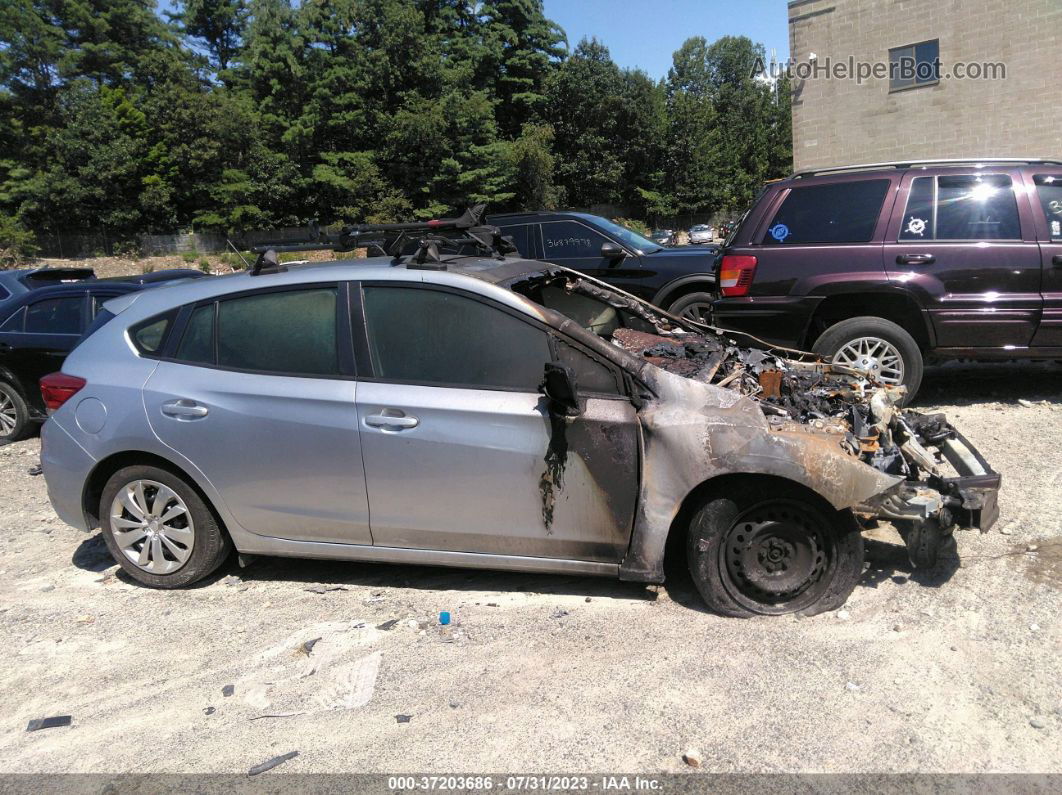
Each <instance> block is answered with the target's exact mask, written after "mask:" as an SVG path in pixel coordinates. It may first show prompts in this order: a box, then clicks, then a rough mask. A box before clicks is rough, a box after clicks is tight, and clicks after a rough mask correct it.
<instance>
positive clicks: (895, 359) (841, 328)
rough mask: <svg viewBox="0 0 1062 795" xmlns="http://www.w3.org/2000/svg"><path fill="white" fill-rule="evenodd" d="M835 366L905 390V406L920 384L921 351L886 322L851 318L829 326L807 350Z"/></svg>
mask: <svg viewBox="0 0 1062 795" xmlns="http://www.w3.org/2000/svg"><path fill="white" fill-rule="evenodd" d="M811 350H812V351H814V352H815V353H818V354H821V355H823V356H829V357H831V358H832V359H833V361H834V362H835V363H836V364H844V365H848V366H849V367H857V368H859V369H862V370H867V371H869V372H870V374H871V375H872V376H874V378H875V380H877V381H880V382H881V383H883V384H891V385H893V386H901V385H902V386H905V387H907V396H906V397H905V398H904V400H903V404H904V405H906V404H907V403H909V402H910V401H911V398H913V397H914V395H915V394H916V393H917V392H918V387H919V386H920V385H921V383H922V369H923V362H922V351H921V349H920V348H919V347H918V343H917V342H915V340H914V337H912V336H911V335H910V334H908V333H907V332H906V331H905V330H904V329H902V328H901V327H900V326H897V325H896V324H895V323H893V322H892V321H890V320H885V319H884V318H880V317H853V318H850V319H848V320H842V321H841V322H840V323H837V324H835V325H833V326H830V327H829V328H828V329H826V331H825V332H824V333H823V334H822V336H821V337H819V338H818V339H817V340H816V341H815V344H814V345H813V346H812V347H811Z"/></svg>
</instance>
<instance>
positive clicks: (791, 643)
mask: <svg viewBox="0 0 1062 795" xmlns="http://www.w3.org/2000/svg"><path fill="white" fill-rule="evenodd" d="M1059 395H1062V366H1058V365H1036V366H1024V367H1021V366H1012V365H991V366H973V365H957V366H948V367H942V368H936V369H933V370H931V371H930V373H929V374H928V376H927V380H926V385H925V391H924V393H923V397H922V398H921V399H920V401H919V403H920V406H921V407H922V408H924V409H937V408H940V409H943V410H945V411H947V412H948V414H949V416H950V417H951V419H952V420H953V421H955V423H956V424H957V425H958V427H959V428H960V429H961V430H962V431H963V432H964V433H965V434H966V435H967V436H968V437H969V438H970V439H971V440H972V441H973V442H974V443H975V444H976V445H978V446H979V447H980V449H981V450H982V452H983V453H984V454H985V455H986V457H987V458H988V459H989V461H991V462H992V463H993V464H994V465H995V467H996V468H997V469H999V470H1000V471H1001V472H1003V474H1004V490H1003V493H1002V497H1001V505H1002V516H1001V519H1000V522H999V525H998V526H997V528H996V529H994V530H993V531H992V532H990V533H988V534H985V535H980V534H978V533H964V534H962V535H961V537H960V538H959V543H958V549H959V555H960V558H959V559H956V558H954V557H952V558H949V559H948V560H946V561H945V562H944V563H943V564H942V565H941V566H940V567H939V568H938V569H936V570H934V571H930V572H920V573H912V571H911V569H910V567H909V565H908V563H907V560H906V556H905V554H904V551H903V549H902V547H901V546H899V545H898V538H897V537H896V536H895V535H894V534H893V533H892V532H891V531H889V532H885V531H881V530H878V531H874V533H873V537H872V538H871V539H870V540H868V544H867V547H868V559H869V567H868V569H867V572H866V575H865V577H864V579H863V582H862V585H861V586H860V587H857V588H856V591H855V593H854V594H853V595H852V598H851V599H850V601H849V603H848V604H847V605H846V607H845V608H844V610H842V611H838V612H834V613H830V614H827V615H821V616H816V617H814V618H795V617H783V618H772V619H753V620H744V621H743V620H734V619H725V618H720V617H717V616H714V615H711V614H708V613H706V612H704V611H703V610H702V609H701V607H700V606H699V603H698V601H697V599H696V596H695V593H694V592H693V590H692V588H691V585H690V583H689V581H688V579H686V578H683V577H681V576H677V577H675V578H674V579H673V581H672V582H670V583H669V585H668V586H666V587H661V588H645V587H642V586H639V585H634V584H623V583H618V582H611V581H606V580H598V579H590V578H580V577H551V576H540V575H517V574H498V573H488V572H482V573H481V572H469V571H459V570H444V569H430V568H415V567H399V566H385V565H369V564H364V565H360V564H338V563H327V562H311V561H294V560H280V559H266V560H261V561H259V562H258V563H256V564H255V565H253V566H251V567H249V568H246V569H242V570H241V569H239V568H237V566H236V564H235V563H233V564H232V565H231V566H229V567H227V568H226V569H224V570H223V571H221V572H220V573H219V574H218V575H217V576H215V577H213V578H211V579H210V580H208V581H206V582H205V583H202V584H201V586H200V587H196V588H193V589H190V590H186V591H180V592H172V593H164V592H159V591H151V590H148V589H145V588H141V587H138V586H136V585H134V584H132V583H131V582H130V581H129V580H128V579H127V578H125V577H124V576H123V575H121V574H119V573H117V567H116V566H115V565H114V563H113V562H112V561H111V560H110V558H109V557H108V555H107V552H106V549H105V548H104V545H103V543H102V539H101V538H100V536H99V534H98V533H97V534H94V535H91V536H88V535H85V534H81V533H79V532H77V531H75V530H73V529H71V528H68V527H65V526H63V525H61V524H60V523H59V522H58V520H57V519H56V518H55V516H54V514H53V513H52V511H51V509H50V507H49V505H48V502H47V498H46V496H45V484H44V482H43V479H42V478H40V477H33V476H31V475H29V474H28V470H29V469H30V468H31V467H32V466H33V465H34V464H36V463H37V457H38V450H39V442H38V441H37V440H36V439H33V440H30V441H26V442H22V443H19V444H14V445H8V446H6V447H3V448H0V505H2V515H0V552H2V557H0V567H2V569H0V575H3V576H0V697H2V700H3V703H4V704H5V705H6V706H5V709H4V714H5V716H6V717H4V718H3V719H2V720H0V760H2V761H0V772H43V771H47V772H105V773H116V772H130V773H148V772H183V773H191V772H240V773H243V772H246V771H247V769H248V768H249V767H250V766H252V765H254V764H256V763H258V762H261V761H263V760H265V759H267V758H269V757H272V756H274V755H277V754H281V753H285V752H288V751H292V750H298V751H299V752H300V755H299V756H298V757H297V758H295V759H292V760H291V761H289V762H287V763H286V764H285V765H284V766H283V768H280V769H278V772H280V771H283V772H291V773H295V772H325V771H327V772H350V771H418V772H452V771H464V772H472V771H490V772H507V771H554V772H558V771H570V772H571V771H579V772H592V771H602V772H611V771H616V770H622V771H628V772H630V771H645V772H674V771H681V770H683V769H688V768H685V766H684V763H683V762H682V758H681V757H682V753H683V752H684V751H685V750H686V749H687V748H691V747H695V748H698V749H700V752H701V754H702V757H703V763H702V767H701V770H708V771H725V772H735V771H742V772H744V771H760V772H774V771H805V772H840V771H846V772H847V771H859V772H879V773H880V772H899V771H904V772H906V771H949V772H950V771H964V772H981V771H1037V772H1058V771H1062V760H1060V757H1059V754H1058V749H1059V748H1060V747H1062V746H1060V738H1062V680H1060V678H1059V676H1058V670H1059V669H1058V659H1059V646H1060V637H1062V633H1060V629H1062V627H1060V623H1059V615H1060V609H1059V608H1060V607H1062V599H1060V590H1059V589H1060V587H1062V514H1060V508H1062V505H1060V500H1062V453H1060V452H1059V451H1060V447H1062V399H1060V398H1059ZM1019 399H1021V400H1024V401H1025V403H1019ZM441 610H448V611H450V612H451V613H452V614H453V616H454V619H455V622H456V623H455V624H453V625H451V626H449V627H440V626H439V624H438V614H439V611H441ZM391 622H394V623H393V624H392V623H391ZM318 638H319V639H320V640H317V642H316V644H314V643H313V641H314V640H315V639H318ZM308 648H309V650H307V649H308ZM226 685H233V688H232V691H233V692H232V695H229V696H226V695H225V694H224V693H225V692H227V691H224V690H223V689H224V688H225V686H226ZM291 713H299V714H291ZM59 714H69V715H72V716H73V725H72V726H70V727H67V728H53V729H48V730H44V731H38V732H33V733H27V732H26V731H25V728H26V723H27V721H29V720H30V719H32V718H39V717H44V716H49V715H59ZM278 714H279V715H284V716H285V717H261V716H266V715H278ZM399 715H401V716H409V720H408V721H403V722H400V721H399V719H397V718H396V716H399Z"/></svg>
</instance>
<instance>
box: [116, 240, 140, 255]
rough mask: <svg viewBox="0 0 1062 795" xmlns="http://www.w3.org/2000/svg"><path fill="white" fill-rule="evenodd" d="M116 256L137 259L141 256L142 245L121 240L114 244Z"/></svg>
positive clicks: (132, 241)
mask: <svg viewBox="0 0 1062 795" xmlns="http://www.w3.org/2000/svg"><path fill="white" fill-rule="evenodd" d="M114 256H116V257H121V258H122V259H136V258H137V257H139V256H140V243H138V242H137V241H135V240H120V241H118V242H117V243H115V244H114Z"/></svg>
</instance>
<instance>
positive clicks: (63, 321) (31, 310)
mask: <svg viewBox="0 0 1062 795" xmlns="http://www.w3.org/2000/svg"><path fill="white" fill-rule="evenodd" d="M83 305H84V301H83V300H82V297H81V296H80V295H78V296H71V297H70V298H48V299H46V300H44V301H38V302H37V303H35V304H30V305H29V306H28V307H27V308H26V333H27V334H80V333H81V314H82V312H81V309H82V306H83Z"/></svg>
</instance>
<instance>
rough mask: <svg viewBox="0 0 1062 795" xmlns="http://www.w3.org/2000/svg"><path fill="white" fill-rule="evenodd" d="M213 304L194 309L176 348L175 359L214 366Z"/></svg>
mask: <svg viewBox="0 0 1062 795" xmlns="http://www.w3.org/2000/svg"><path fill="white" fill-rule="evenodd" d="M214 311H215V309H214V304H206V305H205V306H199V307H196V308H195V309H194V310H193V311H192V316H191V317H190V318H188V325H187V326H186V327H185V329H184V334H183V335H182V336H181V344H180V345H178V346H177V354H176V358H177V359H179V360H180V361H182V362H190V363H192V364H214Z"/></svg>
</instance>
